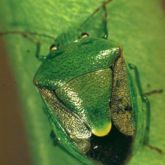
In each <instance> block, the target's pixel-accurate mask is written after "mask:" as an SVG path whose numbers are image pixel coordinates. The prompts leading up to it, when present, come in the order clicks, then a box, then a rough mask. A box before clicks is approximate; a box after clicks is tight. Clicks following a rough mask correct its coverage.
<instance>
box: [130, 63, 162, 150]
mask: <svg viewBox="0 0 165 165" xmlns="http://www.w3.org/2000/svg"><path fill="white" fill-rule="evenodd" d="M128 66H129V68H130V69H132V70H133V71H134V74H135V78H136V83H137V87H138V90H139V93H140V96H141V99H142V102H143V108H144V110H145V112H146V114H145V116H146V127H145V135H144V139H143V144H144V145H145V146H147V147H149V148H150V149H153V150H155V151H157V152H158V153H162V150H161V149H159V148H157V147H155V146H152V145H150V143H149V133H150V118H151V108H150V102H149V100H148V98H147V97H146V96H145V95H144V93H143V90H142V87H141V81H140V75H139V71H138V69H137V67H136V66H135V65H133V64H128Z"/></svg>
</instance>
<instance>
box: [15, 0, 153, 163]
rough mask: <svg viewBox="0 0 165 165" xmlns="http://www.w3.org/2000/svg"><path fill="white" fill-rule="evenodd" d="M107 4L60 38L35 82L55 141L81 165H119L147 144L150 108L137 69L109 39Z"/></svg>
mask: <svg viewBox="0 0 165 165" xmlns="http://www.w3.org/2000/svg"><path fill="white" fill-rule="evenodd" d="M109 2H110V0H108V1H105V2H103V3H102V5H101V6H100V7H99V8H97V9H96V10H95V11H94V12H93V14H92V15H91V16H90V17H89V18H87V20H86V21H85V22H84V23H83V24H81V26H80V27H79V28H78V29H73V30H70V31H69V32H67V33H63V34H61V35H59V37H57V38H56V39H55V42H54V43H53V44H52V46H51V47H50V52H49V54H48V55H47V56H45V58H44V59H43V62H42V64H41V66H40V67H39V69H38V71H37V72H36V74H35V76H34V84H35V86H36V87H37V89H38V91H39V92H40V94H41V97H42V98H43V101H44V102H45V104H46V106H47V115H48V116H49V119H50V124H51V125H52V129H53V133H54V134H55V138H56V139H57V141H58V142H59V144H60V145H61V146H63V147H64V148H65V149H66V150H67V151H68V152H70V153H71V154H72V155H73V156H74V157H76V158H77V159H79V160H80V161H81V162H82V163H85V164H87V162H86V160H87V159H89V160H91V161H93V162H94V163H98V164H102V165H123V164H125V163H126V162H127V161H128V160H129V158H130V157H131V155H133V153H134V151H136V150H137V148H138V147H139V146H140V144H141V145H142V144H147V143H148V133H149V122H150V121H149V120H150V105H149V102H148V100H147V98H146V97H144V95H143V92H142V88H141V85H140V77H139V73H138V70H137V68H136V66H134V65H133V64H128V63H127V62H126V61H125V59H124V51H123V49H122V48H121V47H120V46H119V45H118V44H116V43H115V42H114V41H113V40H111V39H109V38H108V29H107V11H106V5H107V4H108V3H109ZM15 33H16V32H15ZM19 33H20V32H19ZM22 35H25V36H26V34H23V33H22ZM36 35H37V34H36ZM39 57H40V56H39V55H38V54H37V58H39Z"/></svg>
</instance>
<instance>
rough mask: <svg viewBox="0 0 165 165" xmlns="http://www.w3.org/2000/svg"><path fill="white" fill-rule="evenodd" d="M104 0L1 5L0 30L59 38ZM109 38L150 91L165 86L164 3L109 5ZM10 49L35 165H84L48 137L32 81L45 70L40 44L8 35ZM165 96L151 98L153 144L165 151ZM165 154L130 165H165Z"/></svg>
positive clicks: (6, 1) (143, 153)
mask: <svg viewBox="0 0 165 165" xmlns="http://www.w3.org/2000/svg"><path fill="white" fill-rule="evenodd" d="M100 3H101V0H97V1H94V0H90V1H77V0H70V1H65V0H47V1H39V0H35V1H33V0H26V1H22V0H15V1H11V0H1V1H0V6H1V10H0V17H1V20H0V23H1V24H2V26H1V27H2V29H0V31H8V30H21V31H25V32H26V31H29V32H38V33H42V34H49V35H51V36H54V37H56V36H58V35H59V34H60V33H62V32H63V31H66V30H67V29H68V28H70V27H74V26H77V25H79V24H80V23H82V22H83V21H84V20H85V19H86V17H87V16H89V14H90V13H91V12H92V11H93V10H94V9H95V8H96V7H98V6H99V5H100ZM108 15H109V17H108V18H109V19H108V20H109V23H108V25H109V30H110V36H111V38H112V39H113V40H115V41H117V42H118V43H119V44H120V45H121V46H122V47H123V49H124V52H125V58H126V59H127V61H128V62H130V63H133V64H135V65H136V66H137V67H138V68H139V71H140V73H141V81H142V86H143V89H144V91H145V92H148V91H150V90H152V89H160V88H163V89H164V87H165V76H164V75H165V69H164V52H165V46H164V45H165V37H164V36H165V11H163V8H162V7H161V1H160V0H145V1H144V0H139V1H126V0H116V1H115V0H114V1H113V2H112V3H110V4H109V6H108ZM5 39H6V48H7V50H8V53H9V59H10V62H11V65H12V68H13V70H14V73H15V76H16V80H17V86H18V89H19V93H20V97H21V101H22V104H23V107H24V109H23V112H22V113H23V115H24V121H25V124H26V128H27V134H28V140H29V145H30V149H31V155H32V158H33V163H34V164H35V165H52V164H54V165H55V164H57V165H58V164H60V165H62V164H68V165H69V164H71V165H78V164H80V163H79V162H78V160H75V159H74V158H72V157H71V156H70V155H69V154H68V153H66V152H65V151H63V150H62V149H61V148H60V147H54V146H53V144H52V141H51V139H50V137H49V133H50V130H51V128H50V126H49V123H48V120H47V117H46V115H45V114H44V112H43V103H42V100H41V98H40V96H39V94H38V93H37V90H36V89H35V87H34V85H33V83H32V80H33V76H34V74H35V72H36V70H37V68H38V67H39V65H40V62H39V61H38V60H37V59H36V58H35V48H36V47H35V46H36V45H35V44H34V43H32V42H31V41H29V40H27V39H26V38H23V37H21V36H18V35H8V36H5ZM37 39H40V41H41V43H42V49H41V53H42V54H43V55H46V54H47V52H48V51H47V50H48V48H49V45H51V43H52V41H51V40H49V39H44V38H43V37H41V38H37ZM164 97H165V94H164V93H163V94H155V95H152V96H150V97H149V99H150V102H151V106H152V117H151V133H150V142H151V144H152V145H153V146H156V147H159V148H161V149H162V150H164V151H165V140H164V136H165V131H164V118H165V111H164V109H165V103H164ZM164 162H165V155H164V154H163V155H161V154H159V153H157V152H156V151H154V150H151V149H149V148H147V147H144V148H143V149H142V150H140V151H139V152H138V153H137V154H136V155H135V156H133V158H132V159H131V161H130V163H129V164H130V165H139V164H142V163H143V164H146V165H156V164H159V165H164Z"/></svg>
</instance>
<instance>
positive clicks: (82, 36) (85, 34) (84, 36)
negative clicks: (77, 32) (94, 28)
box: [81, 32, 89, 38]
mask: <svg viewBox="0 0 165 165" xmlns="http://www.w3.org/2000/svg"><path fill="white" fill-rule="evenodd" d="M87 37H89V33H87V32H83V33H81V38H87Z"/></svg>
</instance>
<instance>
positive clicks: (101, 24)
mask: <svg viewBox="0 0 165 165" xmlns="http://www.w3.org/2000/svg"><path fill="white" fill-rule="evenodd" d="M111 1H112V0H106V1H103V2H102V4H101V6H99V7H98V8H97V9H96V10H95V11H94V12H93V13H92V14H91V15H90V16H89V17H88V18H87V19H86V20H85V21H84V22H83V23H82V24H81V25H80V28H79V29H78V30H79V31H81V32H82V33H84V32H86V33H88V32H89V33H90V34H91V35H93V36H97V37H103V38H105V39H107V38H108V28H107V16H108V14H107V8H106V7H107V5H108V4H109V3H110V2H111Z"/></svg>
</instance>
